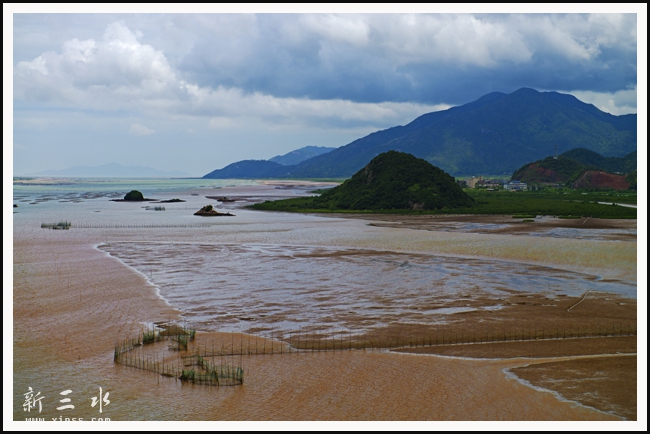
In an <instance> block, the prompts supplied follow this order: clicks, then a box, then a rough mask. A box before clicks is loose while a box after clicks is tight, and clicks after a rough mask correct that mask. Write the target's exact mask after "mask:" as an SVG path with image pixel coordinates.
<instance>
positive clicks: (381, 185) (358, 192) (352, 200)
mask: <svg viewBox="0 0 650 434" xmlns="http://www.w3.org/2000/svg"><path fill="white" fill-rule="evenodd" d="M313 204H314V206H315V207H316V208H329V209H350V210H381V209H384V210H390V209H423V210H433V209H442V208H445V207H447V208H458V207H469V206H472V205H474V204H475V202H474V200H473V199H472V198H471V197H469V196H468V195H467V194H466V193H465V192H463V190H462V189H461V188H460V186H458V184H457V183H456V180H455V179H454V178H453V177H452V176H450V175H449V174H447V173H446V172H444V171H443V170H441V169H439V168H437V167H435V166H433V165H431V163H429V162H427V161H426V160H423V159H421V158H417V157H414V156H413V155H411V154H407V153H404V152H397V151H388V152H385V153H382V154H379V155H378V156H376V157H375V158H374V159H372V161H370V163H368V165H367V166H366V167H364V168H363V169H361V170H360V171H358V172H357V173H356V174H354V175H353V176H352V178H350V179H348V180H347V181H345V182H344V183H343V184H342V185H340V186H338V187H335V188H333V189H331V190H328V191H326V192H325V193H323V194H322V195H321V196H319V197H316V198H314V200H313Z"/></svg>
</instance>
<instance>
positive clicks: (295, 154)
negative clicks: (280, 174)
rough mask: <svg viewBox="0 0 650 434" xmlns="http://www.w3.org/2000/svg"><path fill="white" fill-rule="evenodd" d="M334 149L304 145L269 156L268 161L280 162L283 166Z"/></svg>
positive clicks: (300, 161)
mask: <svg viewBox="0 0 650 434" xmlns="http://www.w3.org/2000/svg"><path fill="white" fill-rule="evenodd" d="M334 149H336V148H328V147H325V146H305V147H303V148H300V149H296V150H295V151H291V152H289V153H287V154H284V155H277V156H275V157H273V158H270V159H269V161H273V162H274V163H278V164H282V165H283V166H293V165H295V164H298V163H302V162H303V161H305V160H308V159H310V158H313V157H317V156H319V155H322V154H327V153H328V152H331V151H333V150H334Z"/></svg>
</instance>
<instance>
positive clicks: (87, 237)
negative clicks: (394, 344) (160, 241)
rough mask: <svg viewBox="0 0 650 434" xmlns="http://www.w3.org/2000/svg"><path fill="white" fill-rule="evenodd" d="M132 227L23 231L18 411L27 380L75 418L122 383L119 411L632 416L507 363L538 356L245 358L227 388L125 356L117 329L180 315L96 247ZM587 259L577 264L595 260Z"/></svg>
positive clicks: (455, 417)
mask: <svg viewBox="0 0 650 434" xmlns="http://www.w3.org/2000/svg"><path fill="white" fill-rule="evenodd" d="M388 230H390V229H388ZM129 235H130V233H129V232H128V231H120V230H114V231H110V233H106V231H104V232H102V233H101V234H97V233H96V232H92V231H79V232H75V231H74V230H71V231H50V230H41V229H34V230H22V231H18V232H16V231H15V232H14V272H13V278H14V288H13V290H14V306H13V307H14V309H13V322H14V336H13V339H14V368H13V369H14V370H13V372H14V420H22V419H23V418H25V417H27V416H29V414H28V413H26V412H24V411H23V408H22V407H21V406H20V405H18V404H17V403H20V402H22V401H23V400H24V397H23V396H22V393H24V391H26V390H27V387H34V389H35V390H40V391H41V392H42V395H43V396H45V398H46V399H47V400H44V401H43V404H44V410H43V414H44V415H45V414H47V417H58V416H60V415H61V414H62V415H63V417H65V416H66V414H65V412H61V411H57V410H55V409H54V408H55V407H56V406H57V405H58V402H59V399H60V396H59V393H60V391H62V390H64V389H72V390H73V391H74V395H73V398H75V399H76V402H78V405H77V407H76V409H75V410H76V413H75V416H77V417H85V418H90V417H98V416H101V415H99V414H98V413H97V409H96V408H93V407H91V406H90V398H91V397H92V396H95V395H97V392H98V390H97V389H98V387H103V388H104V390H110V392H111V395H110V396H111V404H110V406H107V407H106V408H105V413H104V416H105V417H110V418H111V419H112V420H183V421H187V420H241V421H243V420H249V421H253V420H258V421H259V420H314V421H315V420H364V421H372V420H412V421H418V420H421V421H426V420H437V421H472V420H476V421H478V420H489V421H506V420H517V421H567V420H575V421H607V420H609V421H617V420H621V415H615V414H607V413H604V412H602V411H598V410H595V409H593V408H589V407H585V406H582V405H579V404H577V403H575V402H569V401H566V400H561V399H558V397H557V396H556V395H554V394H553V393H549V392H544V391H540V390H536V389H534V388H531V387H529V386H527V385H524V384H522V383H521V382H519V381H517V380H516V379H515V378H513V377H512V375H507V374H506V373H505V372H504V369H510V370H511V372H515V373H516V372H518V371H517V370H516V369H515V368H524V367H525V366H528V365H530V363H531V362H530V359H528V358H510V359H503V360H470V359H457V358H454V359H451V358H445V357H442V358H441V357H436V356H431V355H411V354H394V353H389V352H385V351H375V352H373V351H369V350H365V351H364V350H354V351H344V352H323V353H303V354H295V353H294V354H290V355H286V354H285V355H282V356H278V355H273V356H270V355H268V356H255V357H253V356H251V357H248V356H246V357H244V359H243V360H242V363H243V365H244V366H245V369H246V381H245V384H244V385H243V386H241V387H229V388H219V389H217V388H210V387H204V386H194V385H190V384H181V383H180V382H179V381H176V380H173V379H168V378H164V377H161V376H159V375H156V374H153V373H146V372H143V371H139V370H137V369H133V368H128V367H124V366H120V365H116V364H114V363H113V349H114V344H115V342H116V341H117V340H118V339H120V338H122V337H123V336H126V335H129V334H131V333H134V332H136V331H137V330H139V329H140V328H141V326H142V324H143V323H153V322H158V321H169V320H175V319H179V316H178V315H179V313H178V312H176V311H175V310H174V309H172V308H171V307H169V306H168V305H167V304H166V303H165V302H164V301H162V300H161V299H160V298H159V297H157V296H156V295H155V292H154V287H153V286H152V285H151V284H150V283H149V282H148V281H147V279H146V278H145V276H143V275H142V274H140V273H138V272H136V271H135V270H133V269H131V268H129V267H126V266H124V264H122V263H121V262H120V261H118V260H116V259H115V258H112V257H110V256H109V255H106V254H105V253H103V252H101V251H99V250H98V249H96V248H95V247H94V246H95V245H96V244H99V243H100V242H104V241H111V240H112V239H114V240H116V241H118V240H122V239H128V237H129ZM516 247H517V246H516V245H515V246H514V247H512V249H513V250H515V249H516ZM456 249H457V251H458V252H461V251H462V249H459V248H458V247H456ZM465 253H467V250H466V251H465ZM612 254H615V253H612ZM625 261H626V259H623V260H622V262H625ZM578 262H580V261H579V260H575V259H574V263H573V265H575V266H580V265H582V266H587V265H590V262H589V261H583V263H582V264H580V263H578ZM634 264H636V262H635V263H634ZM597 265H600V264H597ZM595 268H597V267H595ZM602 268H604V269H605V270H606V271H607V270H609V268H608V267H606V266H603V267H602ZM634 268H635V267H634ZM625 271H626V272H625V273H622V274H627V275H628V276H629V275H630V274H631V273H630V271H631V270H625ZM603 274H606V273H603ZM543 361H545V362H550V361H552V359H543ZM626 369H630V368H629V367H628V368H626ZM526 375H527V374H526ZM530 375H533V374H530ZM522 376H524V377H525V375H524V374H522ZM529 381H531V382H534V381H535V378H533V377H530V378H529ZM46 408H47V409H46ZM626 411H627V410H626ZM626 416H627V417H629V411H628V413H627V414H625V415H624V417H626Z"/></svg>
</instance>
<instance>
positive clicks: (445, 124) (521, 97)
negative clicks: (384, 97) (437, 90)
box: [246, 88, 637, 178]
mask: <svg viewBox="0 0 650 434" xmlns="http://www.w3.org/2000/svg"><path fill="white" fill-rule="evenodd" d="M636 124H637V116H636V114H628V115H622V116H614V115H611V114H609V113H605V112H602V111H600V110H598V109H597V108H596V107H595V106H593V105H591V104H585V103H583V102H581V101H579V100H578V99H577V98H575V97H574V96H572V95H566V94H560V93H557V92H538V91H536V90H533V89H527V88H523V89H519V90H517V91H515V92H513V93H511V94H503V93H499V92H495V93H490V94H487V95H485V96H483V97H481V98H479V99H478V100H476V101H473V102H470V103H468V104H465V105H462V106H457V107H452V108H450V109H448V110H443V111H438V112H433V113H427V114H425V115H422V116H420V117H418V118H417V119H415V120H414V121H413V122H411V123H409V124H407V125H405V126H396V127H392V128H388V129H386V130H382V131H377V132H375V133H372V134H369V135H368V136H366V137H363V138H360V139H357V140H355V141H353V142H352V143H349V144H348V145H345V146H342V147H340V148H337V149H335V150H333V151H331V152H328V153H327V154H323V155H319V156H317V157H313V158H310V159H308V160H305V161H303V162H301V163H298V164H296V165H294V166H285V167H284V169H282V170H281V171H279V172H278V173H277V174H276V175H273V177H288V178H347V177H350V176H351V175H352V174H354V173H355V172H356V171H358V170H359V169H361V168H363V167H364V166H365V165H366V164H368V162H369V161H370V160H372V159H373V158H374V157H375V156H377V155H379V154H381V153H383V152H386V151H389V150H396V151H401V152H407V153H409V154H412V155H414V156H416V157H419V158H423V159H425V160H427V161H428V162H430V163H431V164H433V165H435V166H438V167H440V168H441V169H442V170H444V171H446V172H448V173H451V174H453V175H474V174H495V175H496V174H510V173H512V172H513V171H515V170H516V169H517V168H519V167H521V166H522V165H523V164H526V163H528V162H531V161H536V160H540V159H542V158H544V157H545V156H547V155H549V154H552V153H553V152H554V150H555V149H556V147H557V150H558V151H559V152H565V151H568V150H570V149H574V148H584V149H587V150H590V151H594V152H597V153H599V154H600V155H603V156H606V157H614V156H623V155H626V154H629V153H630V152H633V151H636V146H637V144H636V139H637V126H636ZM269 176H271V175H269ZM246 177H249V178H255V177H257V176H256V175H255V174H253V173H248V174H247V175H246Z"/></svg>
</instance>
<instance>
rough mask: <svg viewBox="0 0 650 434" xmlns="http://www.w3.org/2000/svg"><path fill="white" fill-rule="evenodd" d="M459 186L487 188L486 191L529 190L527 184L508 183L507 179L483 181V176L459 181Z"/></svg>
mask: <svg viewBox="0 0 650 434" xmlns="http://www.w3.org/2000/svg"><path fill="white" fill-rule="evenodd" d="M457 182H458V185H460V186H461V187H463V188H485V189H488V190H489V189H494V190H497V189H501V188H503V189H504V190H509V191H525V190H528V186H527V185H526V183H525V182H521V181H519V180H516V179H513V180H512V181H508V180H507V179H483V177H482V176H472V177H471V178H467V179H465V180H459V181H457Z"/></svg>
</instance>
